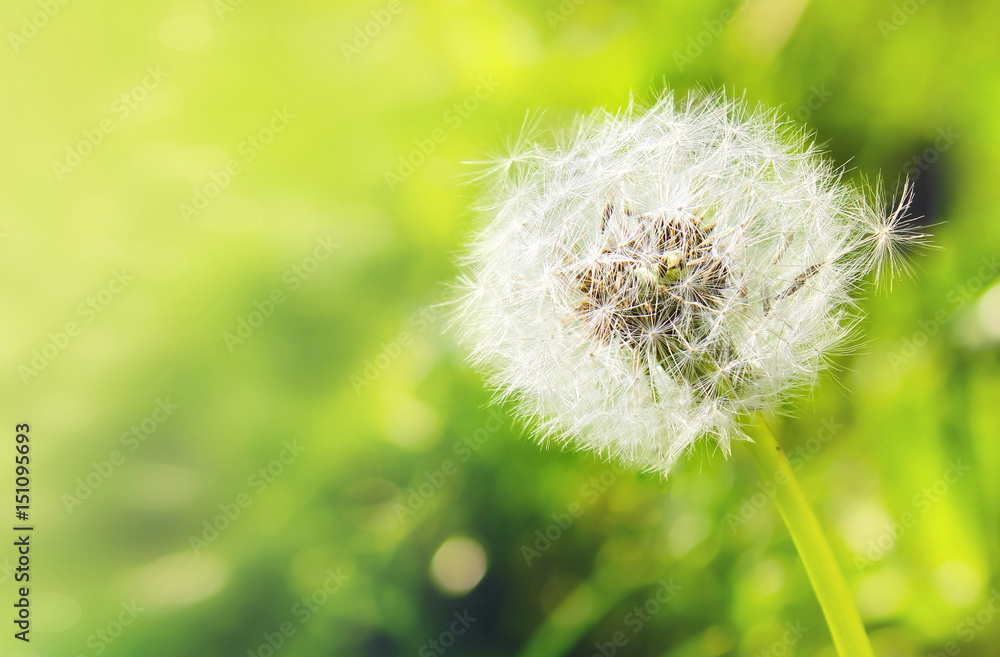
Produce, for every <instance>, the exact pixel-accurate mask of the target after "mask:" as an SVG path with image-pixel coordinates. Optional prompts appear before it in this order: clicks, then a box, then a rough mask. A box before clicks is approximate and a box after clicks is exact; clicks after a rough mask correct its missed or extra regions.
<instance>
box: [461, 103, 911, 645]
mask: <svg viewBox="0 0 1000 657" xmlns="http://www.w3.org/2000/svg"><path fill="white" fill-rule="evenodd" d="M521 144H522V146H521V147H520V148H518V149H517V150H516V152H515V153H514V154H512V155H511V156H509V157H506V158H503V159H502V160H500V161H497V162H495V163H494V164H493V166H492V168H491V169H490V170H489V171H488V172H487V173H486V174H485V175H484V180H485V181H487V191H486V197H485V201H484V202H483V204H482V208H481V211H482V214H483V215H484V217H485V218H486V220H487V221H486V224H485V226H484V227H483V228H482V229H481V230H480V232H479V233H478V234H477V235H476V236H475V238H474V239H473V241H472V243H471V245H470V248H469V252H468V254H467V256H466V259H465V263H464V267H465V272H464V275H463V276H462V277H461V279H460V282H459V284H458V288H459V291H460V297H459V301H458V303H457V306H456V316H455V322H456V324H458V326H459V327H460V329H459V330H460V335H461V340H462V341H463V342H464V343H465V345H467V347H468V349H469V353H470V360H471V361H472V362H473V363H474V364H476V365H477V366H480V367H481V368H482V369H484V370H486V371H487V372H488V374H489V377H490V381H491V383H492V385H493V386H494V387H495V388H496V390H497V391H498V393H499V395H500V396H501V397H502V398H511V399H513V400H515V401H516V404H517V407H518V410H519V412H520V414H521V415H522V416H524V417H525V418H526V419H528V420H529V422H528V423H529V425H531V426H533V427H534V430H535V432H536V434H537V435H538V437H539V438H541V439H542V440H543V441H544V440H547V439H554V440H557V441H559V442H561V443H565V444H573V445H576V446H578V447H580V448H583V449H589V450H592V451H594V452H596V453H598V454H600V455H602V456H604V457H607V458H614V459H617V460H620V461H622V462H624V463H626V464H629V465H632V466H635V467H638V468H642V469H645V470H650V471H654V472H660V473H663V474H665V473H666V472H667V471H668V470H669V469H670V466H671V465H672V464H673V463H674V461H675V460H676V459H677V458H678V457H679V456H680V455H681V454H683V453H684V452H685V451H686V450H687V449H688V448H690V447H691V446H692V445H693V444H694V443H695V441H697V440H699V439H701V438H703V437H707V438H710V439H714V440H715V441H717V442H718V444H719V446H720V447H721V448H722V449H723V451H725V452H726V453H728V452H729V448H730V443H731V442H732V441H734V440H743V439H747V438H748V436H747V435H746V434H745V429H744V426H745V425H746V426H748V427H750V428H752V430H753V432H754V440H753V441H749V440H748V441H747V443H748V445H749V447H750V455H751V457H752V458H753V460H754V463H755V465H756V466H757V468H758V470H759V472H760V474H761V476H762V478H763V479H764V481H765V482H767V485H768V487H769V490H773V499H774V501H775V505H776V506H777V508H778V510H779V511H780V513H781V515H782V517H783V518H784V519H785V522H786V525H787V526H788V529H789V531H790V533H791V535H792V537H793V539H794V542H795V545H796V547H797V548H798V550H799V555H800V556H801V558H802V562H803V565H804V567H805V569H806V571H807V573H808V575H809V578H810V581H811V582H812V583H813V588H814V590H815V592H816V596H817V598H818V600H819V603H820V606H821V607H822V608H823V612H824V614H825V616H826V618H827V622H828V624H829V627H830V633H831V636H832V637H833V640H834V644H835V645H836V647H837V651H838V654H839V655H841V656H842V657H873V652H872V649H871V645H870V643H869V641H868V638H867V636H866V634H865V629H864V625H863V623H862V621H861V617H860V615H859V614H858V612H857V609H856V607H855V606H854V602H853V596H852V594H851V592H850V590H849V588H848V586H847V584H846V582H845V580H844V578H843V576H842V575H841V573H840V571H839V569H838V567H837V563H836V559H835V558H834V555H833V552H832V550H831V549H830V546H829V543H828V542H827V540H826V538H825V536H824V535H823V532H822V529H821V528H820V524H819V522H818V520H817V519H816V516H815V515H814V514H813V513H812V511H811V510H810V508H809V505H808V504H807V503H806V501H805V497H804V496H803V495H802V492H801V490H800V489H799V487H798V484H797V482H796V480H795V475H794V472H793V471H792V469H791V467H790V465H789V463H788V460H787V458H786V457H785V455H784V452H783V451H782V450H781V448H780V446H779V445H778V443H777V441H776V440H775V438H774V436H773V435H772V434H771V433H770V431H769V429H768V428H767V425H766V423H765V422H762V419H761V414H762V413H767V412H769V411H773V410H775V408H776V407H777V405H778V404H779V403H781V402H782V400H784V399H785V398H787V397H788V396H789V395H790V394H792V393H794V392H796V391H800V390H803V389H805V388H807V387H808V386H809V385H810V384H811V383H813V382H814V380H815V379H816V377H817V375H818V373H819V372H820V371H821V370H822V368H823V367H824V366H825V365H826V364H827V361H828V359H829V357H830V355H831V353H833V350H835V349H836V348H838V347H840V346H843V345H844V343H845V339H846V338H847V337H848V336H849V335H850V333H851V331H852V329H853V328H854V327H855V326H856V324H857V322H858V320H859V313H858V308H857V305H856V303H855V296H854V295H855V294H856V292H857V289H858V287H859V285H860V283H861V282H862V280H863V279H864V278H865V277H866V276H867V275H868V274H869V273H871V272H875V274H876V277H877V278H878V279H879V280H885V279H887V278H891V276H892V275H894V274H895V273H897V272H898V271H899V270H901V269H905V263H904V261H903V258H902V256H903V252H904V250H905V248H904V247H905V246H906V244H907V243H919V242H920V241H921V239H922V238H923V237H924V236H923V235H920V234H918V233H916V232H915V231H913V230H912V229H911V226H909V225H907V223H906V221H905V219H904V215H905V214H906V209H907V206H908V203H909V200H910V197H911V193H910V189H909V188H908V187H905V186H904V189H903V193H902V200H901V201H900V203H899V204H898V205H897V206H896V207H895V209H893V210H891V211H888V212H886V211H884V210H883V208H884V207H885V205H884V194H883V193H882V191H881V185H880V184H877V185H876V186H875V190H874V191H873V192H868V191H867V190H866V189H865V188H864V187H859V186H855V185H852V184H849V183H847V182H846V181H844V180H843V177H842V173H843V172H842V170H841V169H839V168H837V167H835V166H834V165H832V164H831V163H830V162H829V161H828V160H827V159H825V158H824V156H823V155H822V154H821V153H820V152H819V150H818V149H817V148H816V147H815V146H814V145H813V144H812V143H811V142H810V141H809V138H808V135H807V133H805V132H803V131H802V130H794V129H793V128H792V127H791V126H790V125H789V124H787V123H785V122H783V120H782V119H781V118H780V117H779V115H777V114H776V113H774V112H771V111H767V110H764V109H760V108H758V109H750V108H748V107H747V106H746V105H745V104H744V103H743V102H742V101H740V100H731V99H726V98H725V97H724V96H723V95H721V94H717V95H704V94H702V95H691V96H688V97H687V98H686V100H685V101H684V102H683V103H676V102H675V101H674V99H673V97H672V96H671V95H669V94H668V95H665V96H664V97H662V98H661V100H659V101H658V102H657V103H656V104H655V105H653V106H652V107H651V108H649V109H647V110H642V109H639V108H637V107H635V106H634V105H630V106H629V107H628V108H627V109H626V110H625V111H623V112H621V113H619V114H617V115H613V114H609V113H607V112H597V113H595V114H593V115H591V116H589V117H586V118H583V119H581V120H580V121H579V122H578V124H577V125H576V127H575V128H574V129H573V130H572V131H567V132H566V133H564V134H561V135H558V136H557V137H556V138H555V140H554V143H553V144H551V145H543V144H540V143H537V142H535V141H532V140H531V139H528V138H525V139H522V140H521ZM751 418H752V419H753V421H752V422H750V423H748V422H747V420H748V419H751Z"/></svg>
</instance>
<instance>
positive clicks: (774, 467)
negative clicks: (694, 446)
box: [748, 415, 875, 657]
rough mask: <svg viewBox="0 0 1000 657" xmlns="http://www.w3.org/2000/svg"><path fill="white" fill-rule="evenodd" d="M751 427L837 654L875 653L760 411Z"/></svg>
mask: <svg viewBox="0 0 1000 657" xmlns="http://www.w3.org/2000/svg"><path fill="white" fill-rule="evenodd" d="M752 426H753V429H754V436H753V438H754V442H753V443H748V445H749V446H750V447H749V449H750V456H751V457H752V458H753V461H754V464H756V466H757V471H758V472H759V473H760V476H761V479H762V480H763V481H764V483H765V484H767V485H768V488H769V489H771V488H773V490H774V494H773V498H774V503H775V505H776V506H777V507H778V511H780V512H781V517H782V518H783V519H784V520H785V525H786V526H787V527H788V531H789V533H790V534H791V535H792V540H793V541H794V542H795V547H796V548H797V549H798V551H799V557H800V558H801V559H802V563H803V564H805V567H806V573H807V574H808V575H809V581H810V582H812V585H813V590H814V591H815V592H816V597H817V598H819V604H820V607H822V609H823V615H824V616H826V622H827V625H829V627H830V634H831V635H832V636H833V642H834V645H836V647H837V654H838V655H840V656H841V657H874V654H875V653H873V652H872V647H871V643H869V641H868V635H866V634H865V627H864V624H863V623H862V622H861V616H860V615H859V614H858V610H857V607H856V606H855V604H854V598H853V597H852V596H851V592H850V590H849V589H848V588H847V583H846V582H845V581H844V576H843V575H842V574H841V572H840V568H839V566H838V565H837V560H836V558H834V556H833V551H832V550H831V549H830V544H829V543H828V542H827V540H826V536H825V535H824V534H823V529H822V528H821V527H820V524H819V521H818V520H817V519H816V515H815V514H814V513H813V511H812V509H811V508H810V507H809V504H808V502H806V498H805V496H804V495H803V494H802V489H801V488H799V483H798V481H797V480H796V478H795V474H794V473H793V472H792V468H791V466H790V465H789V464H788V458H787V457H786V456H785V452H784V450H783V449H781V446H780V445H778V441H777V440H776V439H775V437H774V434H773V433H772V432H771V430H770V428H769V427H768V426H767V424H766V423H765V422H764V420H763V418H761V417H760V416H759V415H758V416H757V417H756V418H755V419H754V422H753V424H752Z"/></svg>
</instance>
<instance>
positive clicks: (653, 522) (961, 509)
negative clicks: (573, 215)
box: [0, 0, 1000, 657]
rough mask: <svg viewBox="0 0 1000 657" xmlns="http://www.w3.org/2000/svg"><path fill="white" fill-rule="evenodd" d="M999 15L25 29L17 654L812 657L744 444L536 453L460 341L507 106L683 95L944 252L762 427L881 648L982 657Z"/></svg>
mask: <svg viewBox="0 0 1000 657" xmlns="http://www.w3.org/2000/svg"><path fill="white" fill-rule="evenodd" d="M998 27H1000V5H997V3H995V2H989V1H987V0H980V1H976V2H950V1H947V0H929V1H926V2H920V1H919V0H906V1H905V2H904V1H899V2H895V3H892V2H874V3H868V2H860V1H859V0H846V1H838V2H835V1H833V0H814V1H813V2H808V1H807V0H750V1H749V2H746V3H732V2H716V1H711V2H704V3H701V2H699V3H696V2H689V3H668V2H663V3H660V2H652V1H645V2H643V1H631V2H618V3H613V2H605V1H602V0H575V1H574V0H562V1H561V2H559V1H558V0H549V1H543V2H527V1H525V0H502V1H501V0H489V1H473V0H467V1H462V0H451V1H449V0H439V1H434V0H427V1H423V2H417V1H416V0H391V1H385V2H382V1H373V2H334V3H325V2H320V1H319V0H288V1H285V2H280V3H279V2H265V1H264V0H242V1H240V0H214V1H213V0H181V1H174V2H153V3H134V2H123V1H120V0H72V1H71V2H70V1H67V0H6V1H5V2H4V3H3V7H2V9H0V28H2V30H3V32H4V41H5V43H4V44H3V45H2V46H0V94H2V96H0V125H2V131H0V133H2V136H0V152H2V157H0V268H2V272H3V280H4V285H3V286H2V292H0V304H2V306H0V308H2V309H0V313H2V317H3V320H2V322H0V331H2V333H0V357H2V360H3V367H2V372H3V378H2V380H0V385H2V389H0V395H2V399H3V404H2V409H3V422H4V424H3V426H4V431H5V432H6V433H5V436H9V438H8V437H5V438H4V440H3V444H4V445H5V447H4V449H5V450H6V449H11V450H12V449H13V447H12V446H13V439H14V428H13V427H14V425H15V423H18V422H25V421H27V422H30V423H32V437H33V459H34V461H33V468H34V470H33V473H32V476H33V480H34V484H33V486H34V499H33V504H32V511H31V512H32V522H34V523H35V525H36V532H35V536H34V538H33V541H34V543H35V545H34V549H33V553H32V556H33V565H32V582H31V584H32V596H33V597H32V604H33V613H34V627H33V634H32V638H33V640H32V642H31V643H30V644H28V645H25V644H23V643H21V642H19V641H15V640H14V639H13V637H12V636H11V635H12V634H13V629H12V626H11V625H10V623H9V622H8V624H7V625H6V627H7V629H6V631H5V633H4V635H3V638H2V644H0V645H2V646H3V648H2V650H0V652H2V653H3V654H4V655H11V656H15V655H16V656H18V657H28V656H44V657H47V656H50V655H51V656H56V655H59V656H67V657H77V656H79V655H88V656H90V655H93V656H96V655H101V654H107V655H122V656H124V655H143V656H149V655H157V656H159V655H198V656H201V655H205V656H214V655H220V656H221V655H233V656H238V655H258V656H260V657H269V656H270V655H274V654H277V655H287V656H288V657H292V656H296V655H303V656H306V655H308V656H310V657H315V656H318V655H338V656H339V655H362V656H364V655H370V656H376V655H387V656H393V655H400V656H402V655H418V656H420V657H427V656H428V655H441V654H445V653H447V654H449V655H454V656H455V657H457V656H459V655H515V654H521V653H522V652H523V653H524V654H530V655H579V656H581V657H583V656H589V655H603V656H604V657H609V656H610V655H611V654H619V655H649V656H656V657H660V656H664V657H695V656H706V657H709V656H721V655H731V656H737V655H738V656H747V657H749V656H754V655H769V654H773V655H809V656H817V657H832V656H833V654H834V653H833V651H832V648H831V647H830V646H829V643H830V638H829V634H828V632H827V630H826V628H825V624H824V622H823V620H822V616H821V614H820V611H819V607H818V605H817V603H816V601H815V599H814V596H813V594H812V592H811V590H810V587H809V584H808V581H807V579H806V576H805V573H804V571H803V569H802V566H801V562H800V561H799V560H798V558H797V556H796V553H795V550H794V546H793V545H792V543H791V541H790V539H789V537H788V534H787V532H786V530H785V529H784V527H783V525H782V523H781V520H780V518H779V517H778V516H777V514H776V512H775V509H774V507H773V505H772V504H771V503H770V501H769V500H768V499H767V498H766V496H764V495H763V493H762V492H761V489H760V488H759V487H758V485H757V478H756V474H755V472H754V470H753V467H752V465H751V464H750V462H749V459H748V458H746V454H745V453H743V451H742V450H740V449H738V448H737V449H736V450H735V454H734V458H733V459H731V460H727V459H725V458H724V457H723V456H722V455H721V454H719V453H717V452H715V451H714V450H712V449H711V448H710V447H708V446H706V447H704V448H703V449H702V450H701V451H699V452H697V453H695V454H693V455H692V456H691V457H690V458H689V459H686V460H685V461H684V463H683V464H682V465H681V466H680V467H679V468H678V469H677V471H676V472H675V473H674V474H672V476H671V477H670V479H669V480H668V481H661V480H660V479H659V478H657V477H652V476H637V475H634V474H630V473H625V472H621V471H617V470H616V469H613V468H612V467H611V466H609V465H608V464H604V463H600V462H596V461H595V460H594V459H593V458H592V457H590V456H587V455H579V454H570V453H562V452H560V451H559V450H558V449H555V448H552V449H544V448H542V449H540V448H538V447H537V446H536V445H535V444H533V443H531V442H530V441H528V440H527V439H525V438H524V437H523V427H522V426H520V425H519V424H517V423H516V422H515V421H514V420H512V419H511V418H510V416H509V415H508V412H509V409H502V408H501V409H495V408H494V407H492V406H490V405H489V403H488V402H489V398H490V395H489V392H488V391H487V390H485V389H484V387H483V384H482V382H481V379H480V377H479V376H478V375H476V374H475V373H474V372H471V371H470V370H469V369H468V368H467V367H466V366H465V365H464V364H463V362H462V356H461V354H460V353H459V352H458V351H457V350H456V349H455V348H454V347H453V346H452V345H451V343H450V340H449V338H448V337H447V335H445V336H442V335H441V331H442V329H443V328H444V324H445V321H444V320H442V318H441V313H440V311H439V309H438V308H437V307H436V305H435V304H437V303H439V302H440V301H441V299H442V295H443V294H444V290H445V287H444V285H443V284H442V282H445V281H447V280H448V279H449V278H451V277H452V276H453V275H454V265H453V258H454V254H455V253H456V252H457V251H458V250H459V249H460V248H461V244H462V241H463V239H464V237H465V236H466V235H467V234H468V232H469V230H470V227H471V225H472V216H471V213H470V211H469V210H468V207H469V204H470V201H471V199H473V198H474V197H475V193H476V191H475V186H474V185H470V184H468V183H469V178H470V173H471V172H472V171H473V170H474V168H473V167H470V166H469V165H467V164H463V163H464V162H467V161H470V160H476V159H480V158H482V157H484V155H486V154H488V153H492V152H498V151H502V150H503V148H504V145H505V143H506V140H507V139H508V137H509V135H511V134H512V133H514V132H516V130H517V129H518V127H519V126H520V125H521V123H522V121H523V120H524V117H525V115H526V113H528V112H531V113H533V114H534V113H537V112H538V111H539V110H541V109H544V110H545V114H544V115H543V118H542V123H543V125H548V126H556V125H560V124H562V123H564V122H566V121H568V120H569V119H570V118H571V117H572V116H573V115H575V114H576V113H577V112H579V111H587V110H590V109H592V108H595V107H598V106H605V107H609V108H617V107H620V106H622V105H623V104H626V103H627V102H628V98H629V94H630V92H633V91H634V92H635V93H636V95H637V97H638V98H644V99H649V98H651V97H653V96H654V95H655V94H656V93H658V92H659V91H660V90H662V89H663V88H664V86H670V87H671V88H674V89H676V90H678V91H680V92H683V91H685V90H687V89H689V88H694V87H698V86H701V87H708V88H725V89H727V90H729V91H730V92H731V93H736V94H744V93H745V95H746V97H747V99H748V100H750V101H752V102H756V101H763V102H766V103H768V104H771V105H774V106H781V107H783V108H784V109H785V111H786V112H788V113H789V114H790V115H791V116H792V117H794V118H795V119H796V120H798V121H802V122H806V123H807V124H808V125H809V126H810V127H812V128H813V129H814V130H815V131H816V132H817V135H818V139H819V140H820V141H821V142H824V143H826V144H827V147H828V149H829V151H830V153H831V156H832V157H833V158H834V159H835V160H836V161H837V162H838V163H840V164H843V165H847V166H849V167H850V170H849V173H848V174H847V177H848V178H850V179H859V178H860V177H861V175H862V174H864V175H869V176H871V175H875V174H878V173H880V172H881V174H882V175H883V176H884V177H885V179H886V180H887V182H888V184H889V186H890V188H893V187H894V185H895V184H896V182H897V181H898V180H901V179H902V178H903V177H905V176H907V175H909V177H910V179H911V180H914V181H915V184H916V188H917V207H916V211H917V213H919V214H922V215H924V216H925V219H924V221H925V222H926V223H927V224H934V225H933V227H932V228H931V229H930V230H931V232H932V233H933V235H934V242H935V243H936V244H937V245H938V246H939V247H940V248H939V249H937V250H934V251H931V252H929V253H927V254H925V255H922V256H920V257H919V265H920V270H919V271H918V272H917V273H916V275H915V277H914V279H912V280H907V281H902V282H899V283H897V284H896V286H895V288H894V289H893V290H892V293H891V294H889V295H875V294H868V296H869V298H868V299H866V300H865V301H864V304H863V305H864V307H865V310H866V311H867V312H868V313H869V317H868V319H867V320H866V321H865V322H864V324H863V325H862V331H863V334H864V337H863V340H862V346H861V348H860V349H859V350H858V353H856V354H853V355H849V356H843V357H838V359H837V360H836V363H835V364H836V366H837V370H838V374H837V375H836V376H828V377H825V378H824V379H823V381H822V383H821V384H820V385H819V386H818V387H817V388H816V390H815V391H814V392H813V393H812V394H811V395H810V396H809V397H808V399H806V400H803V401H801V402H799V403H796V404H794V405H791V406H790V407H789V409H788V410H789V412H790V413H791V414H793V418H794V419H788V420H786V421H785V422H784V425H783V428H782V435H781V440H782V441H783V442H784V443H785V445H786V447H787V449H788V450H789V451H790V452H792V453H793V454H794V453H795V451H796V450H802V451H800V452H799V457H800V462H799V463H798V467H800V470H799V475H800V477H801V478H802V481H803V485H804V487H805V490H806V493H807V495H808V496H809V498H810V499H811V501H812V502H813V504H814V507H815V508H816V510H817V512H818V514H819V516H820V519H821V521H822V522H823V524H824V526H825V527H826V528H827V529H828V530H829V532H830V536H831V540H832V542H833V544H834V548H835V550H836V552H837V554H838V557H839V558H840V561H841V564H842V565H843V568H844V571H845V573H846V575H847V577H848V579H849V581H850V584H851V585H852V587H853V589H854V591H855V593H856V596H857V601H858V605H859V607H860V609H861V611H862V614H863V615H864V617H865V619H866V622H867V624H868V627H869V629H870V632H871V635H872V640H873V642H874V644H875V648H876V652H877V654H878V655H882V656H897V655H898V656H910V655H928V654H931V655H939V654H940V655H944V654H947V655H957V654H961V655H963V656H969V657H974V656H989V657H995V656H996V655H997V654H1000V593H997V591H998V590H1000V529H998V527H1000V522H998V521H1000V478H998V476H997V472H998V470H1000V440H998V438H1000V358H998V354H1000V351H998V344H1000V288H998V287H996V286H993V282H994V280H995V278H996V277H997V275H998V273H1000V271H998V266H997V265H996V262H997V261H996V258H997V256H998V253H1000V219H998V209H997V208H998V204H997V199H998V197H997V180H998V179H1000V119H998V110H1000V45H998V40H997V38H996V35H997V32H998ZM991 286H992V287H991ZM866 292H870V291H866ZM8 458H9V457H8V456H4V457H3V459H2V460H3V463H5V464H6V465H4V466H3V470H4V472H3V477H2V486H3V489H2V495H3V497H2V499H4V500H7V502H5V504H8V505H9V507H5V508H4V510H3V513H4V514H8V513H12V512H13V508H12V507H13V503H12V501H11V500H12V497H11V496H12V495H13V490H12V489H13V487H14V485H13V478H12V477H11V476H10V475H11V466H10V465H9V464H10V461H9V460H8ZM8 509H9V510H8ZM4 517H8V516H6V515H5V516H4ZM8 531H9V530H4V532H5V536H12V534H9V533H8ZM3 544H5V545H7V547H6V548H4V550H3V551H2V554H0V590H2V596H0V597H2V600H3V603H4V605H5V608H6V609H7V610H8V611H7V615H8V616H9V617H12V616H10V612H11V608H10V607H9V606H7V605H9V604H12V602H13V597H12V596H13V591H14V582H13V578H12V577H13V573H12V569H11V567H12V565H13V564H14V555H13V547H12V546H11V545H10V541H9V540H7V539H4V540H3ZM991 605H992V607H991Z"/></svg>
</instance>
